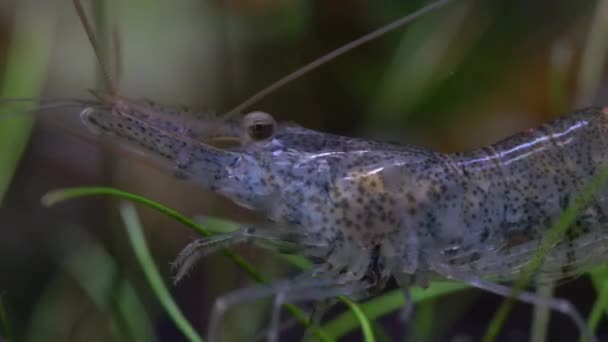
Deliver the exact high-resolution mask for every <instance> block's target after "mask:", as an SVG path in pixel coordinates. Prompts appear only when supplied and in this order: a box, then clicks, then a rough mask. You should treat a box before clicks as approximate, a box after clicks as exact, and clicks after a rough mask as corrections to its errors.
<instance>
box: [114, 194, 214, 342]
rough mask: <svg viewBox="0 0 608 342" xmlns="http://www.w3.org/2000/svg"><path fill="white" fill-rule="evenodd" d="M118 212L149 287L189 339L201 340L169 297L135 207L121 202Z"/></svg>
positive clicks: (193, 340)
mask: <svg viewBox="0 0 608 342" xmlns="http://www.w3.org/2000/svg"><path fill="white" fill-rule="evenodd" d="M120 214H121V216H122V220H123V222H124V224H125V226H126V228H127V235H128V236H129V241H130V242H131V246H132V247H133V250H134V251H135V256H136V257H137V260H138V261H139V264H140V266H141V268H142V269H143V271H144V274H145V275H146V279H147V280H148V283H149V284H150V287H151V288H152V290H153V291H154V293H155V294H156V296H157V297H158V300H159V301H160V302H161V304H162V306H163V307H164V308H165V310H166V311H167V313H168V314H169V317H171V319H172V320H173V322H174V323H175V325H176V326H177V328H178V329H179V330H180V331H181V332H182V334H184V336H185V337H186V338H187V339H188V340H189V341H192V342H202V341H203V339H202V338H201V337H200V336H199V335H198V334H197V333H196V331H195V330H194V328H192V326H191V325H190V323H189V322H188V320H187V319H186V317H184V315H183V314H182V312H181V310H180V309H179V307H178V306H177V304H175V301H173V298H171V294H170V293H169V290H167V287H166V286H165V284H164V282H163V280H162V277H161V275H160V273H159V272H158V269H156V266H155V265H154V261H153V260H152V255H150V251H149V250H148V246H147V245H146V239H145V238H144V234H143V233H142V230H141V224H140V222H139V218H138V216H137V212H136V211H135V207H134V206H133V205H132V204H131V203H129V202H126V203H123V204H122V205H121V206H120Z"/></svg>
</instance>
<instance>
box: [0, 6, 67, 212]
mask: <svg viewBox="0 0 608 342" xmlns="http://www.w3.org/2000/svg"><path fill="white" fill-rule="evenodd" d="M55 20H56V19H55V8H54V6H52V4H50V5H49V4H39V3H35V2H34V1H20V2H18V3H17V4H16V7H15V11H14V17H13V27H12V33H13V35H12V37H11V39H10V41H11V46H10V47H9V49H8V55H7V61H6V65H5V66H4V78H3V79H2V80H1V82H0V98H31V97H36V96H38V94H39V92H40V90H41V87H42V84H43V82H44V80H45V79H46V70H47V67H48V63H49V54H50V51H51V47H52V46H53V35H54V31H55ZM19 108H20V109H17V110H15V106H14V104H3V105H1V106H0V112H1V113H3V114H5V113H11V112H13V114H11V115H10V116H6V117H3V118H2V124H1V125H0V203H1V202H2V199H3V198H4V194H5V193H6V191H7V189H8V186H9V185H10V182H11V179H12V177H13V174H14V172H15V168H16V167H17V164H18V162H19V159H20V158H21V154H22V153H23V151H24V149H25V146H26V144H27V141H28V138H29V134H30V130H31V127H32V124H33V122H34V119H33V118H32V117H31V116H29V115H23V108H22V107H19ZM15 112H16V113H21V115H20V114H15Z"/></svg>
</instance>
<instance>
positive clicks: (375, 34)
mask: <svg viewBox="0 0 608 342" xmlns="http://www.w3.org/2000/svg"><path fill="white" fill-rule="evenodd" d="M451 1H452V0H438V1H436V2H434V3H432V4H429V5H427V6H425V7H422V8H421V9H419V10H417V11H416V12H414V13H412V14H410V15H406V16H405V17H403V18H400V19H397V20H395V21H394V22H392V23H389V24H386V25H385V26H383V27H380V28H378V29H376V30H374V31H372V32H370V33H367V34H365V35H363V36H361V37H359V38H357V39H355V40H353V41H351V42H350V43H347V44H344V45H342V46H340V47H339V48H337V49H335V50H333V51H331V52H329V53H328V54H326V55H323V56H321V57H319V58H317V59H315V60H314V61H312V62H310V63H308V64H306V65H304V66H303V67H301V68H300V69H298V70H296V71H294V72H292V73H290V74H288V75H287V76H285V77H283V78H281V79H279V80H278V81H276V82H274V83H272V84H271V85H269V86H267V87H266V88H264V89H262V90H260V91H259V92H258V93H256V94H254V95H253V96H251V97H250V98H248V99H247V100H245V101H244V102H243V103H241V104H240V105H238V106H236V107H235V108H233V109H232V110H231V111H229V112H228V113H226V114H225V115H226V117H230V116H233V115H236V114H238V113H240V112H242V111H243V110H244V109H246V108H248V107H249V106H251V105H253V104H255V103H257V102H258V101H260V100H262V99H263V98H265V97H266V96H268V95H269V94H271V93H273V92H274V91H276V90H277V89H279V88H281V87H283V86H285V85H286V84H288V83H290V82H292V81H294V80H296V79H298V78H300V77H302V76H304V75H305V74H307V73H308V72H310V71H312V70H314V69H316V68H318V67H320V66H322V65H323V64H326V63H328V62H330V61H332V60H334V59H336V58H337V57H340V56H341V55H343V54H345V53H347V52H349V51H350V50H353V49H355V48H357V47H359V46H361V45H363V44H366V43H369V42H371V41H373V40H375V39H377V38H379V37H381V36H382V35H384V34H386V33H388V32H391V31H393V30H396V29H398V28H400V27H402V26H404V25H406V24H408V23H410V22H412V21H414V20H416V19H418V18H419V17H421V16H423V15H425V14H427V13H429V12H431V11H433V10H435V9H437V8H440V7H442V6H445V5H447V4H448V3H449V2H451Z"/></svg>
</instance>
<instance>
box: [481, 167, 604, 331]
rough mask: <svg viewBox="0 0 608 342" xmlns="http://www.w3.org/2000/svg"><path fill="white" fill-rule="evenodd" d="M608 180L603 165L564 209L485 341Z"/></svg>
mask: <svg viewBox="0 0 608 342" xmlns="http://www.w3.org/2000/svg"><path fill="white" fill-rule="evenodd" d="M607 180H608V167H606V166H603V167H602V168H601V169H600V171H599V172H598V174H597V175H596V176H595V177H594V178H593V179H592V180H591V181H590V182H589V183H588V184H586V185H585V187H584V188H583V190H582V191H581V193H580V194H578V195H577V197H576V199H575V200H574V202H573V203H572V204H571V205H570V206H569V207H568V208H566V210H564V212H563V213H562V214H561V216H560V218H559V220H558V222H557V223H556V224H555V225H554V226H553V227H552V228H551V229H550V230H549V232H547V235H546V236H545V238H544V239H543V240H542V241H541V244H540V246H539V247H538V249H537V250H536V252H535V253H534V255H533V256H532V260H531V261H530V263H529V264H528V265H526V267H525V268H524V269H523V270H522V273H521V275H520V276H519V277H518V278H517V280H516V282H515V284H514V286H513V295H512V296H511V297H509V298H507V299H505V300H504V301H503V303H502V304H501V305H500V307H499V308H498V310H497V311H496V314H495V315H494V318H493V319H492V321H491V322H490V325H489V326H488V329H487V330H486V334H485V336H484V341H485V342H492V341H495V340H496V338H497V337H498V334H499V333H500V330H501V329H502V326H503V324H504V322H505V321H506V319H507V316H508V315H509V312H510V311H511V309H512V307H513V303H514V301H515V297H517V295H518V294H519V293H521V292H522V291H523V289H524V288H525V287H526V286H527V285H528V284H529V283H530V281H531V280H532V279H533V277H534V274H535V273H536V272H537V271H538V269H539V268H540V267H541V266H542V263H543V259H544V257H545V255H546V254H547V253H548V252H549V250H550V249H551V248H552V247H553V246H555V244H556V243H558V242H559V240H560V239H561V238H562V236H564V234H565V233H566V231H567V230H568V228H569V227H570V226H571V225H572V224H573V223H574V221H575V220H576V217H577V216H578V214H579V213H580V212H581V210H583V209H584V208H585V207H586V206H587V204H589V202H590V201H591V200H592V199H593V194H594V193H595V191H597V189H601V188H602V187H603V186H604V185H605V184H606V181H607Z"/></svg>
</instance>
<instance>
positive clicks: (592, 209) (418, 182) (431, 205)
mask: <svg viewBox="0 0 608 342" xmlns="http://www.w3.org/2000/svg"><path fill="white" fill-rule="evenodd" d="M146 112H147V111H146V110H145V108H144V107H141V106H140V107H137V110H134V109H133V107H131V108H124V110H123V111H120V110H119V111H117V110H108V109H103V108H95V107H91V108H88V109H85V110H84V111H83V112H82V115H81V117H82V119H83V120H84V122H85V123H86V124H87V125H88V126H90V127H93V128H95V131H97V132H101V133H105V134H110V135H113V136H115V137H118V138H120V139H122V140H125V141H130V142H132V143H134V144H137V145H139V146H141V147H143V148H144V149H146V150H149V151H151V152H152V153H153V154H156V155H158V156H161V157H163V158H165V159H166V160H168V161H169V162H170V163H171V164H172V165H174V167H175V170H177V171H178V172H179V174H180V176H181V177H183V178H185V179H188V180H190V181H192V182H195V183H198V184H200V185H202V186H203V187H206V188H209V189H211V190H213V191H215V192H217V193H219V194H221V195H223V196H225V197H227V198H229V199H231V200H232V201H234V202H235V203H237V204H239V205H241V206H244V207H246V208H249V209H252V210H255V211H259V212H262V213H264V214H265V216H266V217H267V218H268V222H267V224H264V225H243V226H242V228H241V229H239V230H237V231H235V232H231V233H227V234H223V235H219V236H215V237H211V238H205V239H202V240H199V241H196V242H193V243H192V244H191V245H190V246H188V247H187V248H186V249H185V250H184V251H183V252H182V253H181V255H180V256H179V257H178V260H177V262H176V266H177V269H178V271H177V277H178V278H181V277H182V276H183V275H184V274H186V273H187V272H188V269H189V268H190V267H191V266H192V265H193V264H194V263H195V261H196V260H197V259H198V258H200V257H201V256H203V255H205V254H207V253H209V252H211V251H214V250H217V249H219V248H224V247H227V246H230V245H235V244H238V243H244V242H247V243H255V244H258V245H261V246H264V247H267V248H274V249H276V250H280V251H283V252H289V253H298V254H301V255H304V256H307V257H309V258H311V260H313V261H314V262H316V264H315V265H314V266H313V268H312V269H311V270H309V271H306V272H305V274H303V275H299V276H297V277H295V278H294V279H292V280H287V281H280V282H276V283H272V284H270V285H260V286H257V287H254V288H250V289H245V290H242V291H237V292H235V293H231V294H229V295H227V296H226V297H223V298H220V299H219V300H218V301H217V302H216V305H215V308H214V313H213V315H212V320H211V327H210V333H211V335H212V336H211V338H212V339H215V338H217V335H216V334H217V324H218V323H219V321H218V320H219V318H220V317H221V315H222V313H223V312H224V311H225V310H226V309H227V308H228V307H229V306H231V305H233V304H235V303H239V302H243V301H247V300H252V299H255V298H259V297H263V296H271V295H274V296H275V298H276V299H275V304H276V305H275V309H276V310H278V308H279V306H280V305H281V304H282V303H284V302H290V301H297V300H322V299H327V298H330V297H335V296H339V295H345V296H350V297H353V298H355V299H362V298H366V297H368V296H370V295H372V294H374V293H376V292H377V291H379V290H381V289H382V288H383V286H384V284H385V283H386V282H387V280H388V279H389V278H390V277H391V276H394V277H395V279H397V281H398V283H399V284H400V285H401V286H403V287H404V288H407V287H409V286H411V285H421V286H425V285H426V284H427V282H428V281H429V280H430V279H433V278H434V277H437V276H440V277H445V278H450V279H455V280H460V281H464V282H466V283H469V284H470V285H472V286H475V287H479V288H482V289H485V290H488V291H491V292H494V293H499V294H502V295H505V296H508V295H510V293H511V288H509V287H507V286H504V285H500V284H499V283H498V281H513V280H514V279H516V277H517V276H518V274H520V272H521V270H522V268H523V267H524V266H526V265H527V264H528V263H529V262H530V260H531V258H532V255H533V254H534V252H535V251H536V248H537V247H538V246H539V244H540V241H541V240H542V236H543V235H544V234H545V233H546V232H548V231H549V230H550V229H551V227H552V226H553V225H554V224H555V223H556V222H557V220H558V218H559V216H560V214H561V213H562V212H563V211H564V210H565V208H567V207H568V206H569V205H570V204H571V203H572V202H573V201H574V199H575V198H576V196H577V194H578V193H579V192H580V191H581V189H582V188H583V185H584V184H585V183H586V182H587V181H588V180H590V179H591V178H593V177H594V175H595V174H596V173H597V172H598V170H599V169H600V168H601V166H602V165H603V164H605V162H606V160H607V159H608V152H607V151H608V108H587V109H583V110H580V111H578V112H574V113H572V114H569V115H566V116H564V117H562V118H560V119H557V120H555V121H553V122H551V123H549V124H545V125H543V126H540V127H538V128H536V129H531V130H528V131H526V132H523V133H520V134H516V135H514V136H512V137H509V138H507V139H505V140H503V141H501V142H498V143H496V144H494V145H491V146H488V147H485V148H482V149H478V150H473V151H470V152H462V153H439V152H434V151H431V150H427V149H423V148H418V147H414V146H409V145H400V144H394V143H386V142H378V141H370V140H363V139H356V138H349V137H343V136H337V135H332V134H327V133H322V132H318V131H314V130H310V129H306V128H303V127H299V126H296V125H292V124H280V123H277V122H275V120H274V119H273V118H272V117H271V116H270V115H269V114H267V113H263V112H253V113H250V114H247V115H245V116H243V117H242V118H240V119H237V118H234V119H226V120H219V119H218V118H213V117H209V118H208V121H206V120H205V119H201V120H200V121H198V123H197V125H198V126H196V127H195V128H191V129H189V130H188V132H183V131H180V133H179V134H177V133H176V128H175V126H174V125H173V124H172V123H168V122H165V121H163V120H162V119H158V118H156V119H151V118H150V117H149V116H148V115H146V114H142V113H146ZM209 127H212V128H213V129H209ZM202 132H203V133H205V134H207V135H205V134H203V133H202ZM220 140H221V141H222V144H221V147H220V146H219V145H220V144H219V143H218V141H220ZM605 193H606V189H604V188H602V189H599V190H598V191H597V192H596V193H595V196H594V198H593V200H592V201H591V203H590V204H589V205H587V206H586V207H585V209H584V210H583V211H582V212H581V213H580V214H579V216H578V218H577V220H576V223H575V224H574V226H573V227H571V228H570V229H569V230H568V233H567V234H565V236H564V237H563V238H562V240H560V242H559V243H558V244H557V245H555V246H554V247H553V248H552V249H551V250H550V251H549V253H548V254H547V255H545V256H544V262H543V264H542V266H541V267H540V269H539V270H538V275H539V277H540V276H541V275H542V279H550V280H559V279H564V278H567V277H571V276H573V275H576V274H578V273H580V272H581V271H583V270H585V269H586V268H587V267H589V266H592V265H596V264H597V263H598V262H600V261H603V260H605V259H606V258H607V257H608V243H607V241H605V240H606V237H608V233H606V223H607V219H608V216H607V215H608V205H607V204H606V202H605V201H604V196H605ZM489 279H490V280H489ZM517 298H518V299H520V300H522V301H525V302H529V303H532V304H536V305H547V306H549V307H550V308H552V309H554V310H557V311H560V312H562V313H564V314H566V315H569V316H570V317H571V318H572V319H573V320H574V322H575V323H576V324H577V325H578V326H579V328H580V329H581V330H582V331H583V332H586V330H585V328H584V323H583V320H582V318H581V317H580V315H579V314H578V313H577V311H576V310H575V309H574V308H573V307H572V306H571V305H570V304H569V303H568V302H566V301H564V300H560V299H544V298H541V297H538V296H537V295H535V294H533V293H528V292H522V293H520V294H519V295H518V297H517ZM276 315H277V314H276V313H275V315H274V316H276ZM274 319H275V320H276V319H277V318H276V317H275V318H274ZM275 323H276V322H275Z"/></svg>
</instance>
